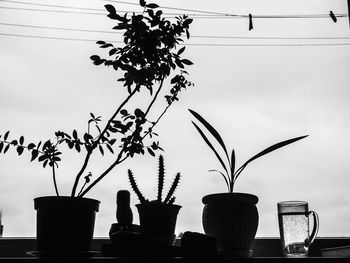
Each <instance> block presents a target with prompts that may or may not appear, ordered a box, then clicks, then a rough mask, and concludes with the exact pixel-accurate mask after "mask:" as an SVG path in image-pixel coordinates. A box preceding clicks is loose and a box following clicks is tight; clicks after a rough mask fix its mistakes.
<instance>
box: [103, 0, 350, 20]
mask: <svg viewBox="0 0 350 263" xmlns="http://www.w3.org/2000/svg"><path fill="white" fill-rule="evenodd" d="M103 1H106V2H113V3H122V4H128V5H139V4H136V3H131V2H126V1H118V0H103ZM159 7H160V8H162V9H170V10H178V11H186V12H194V13H200V14H210V15H216V16H211V17H210V18H218V17H239V18H248V17H249V14H247V15H242V14H230V13H222V12H212V11H204V10H198V9H186V8H177V7H169V6H159ZM334 15H335V16H336V17H347V16H348V15H347V13H340V14H334ZM253 17H254V18H329V14H305V15H253Z"/></svg>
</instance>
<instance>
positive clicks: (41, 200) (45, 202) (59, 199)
mask: <svg viewBox="0 0 350 263" xmlns="http://www.w3.org/2000/svg"><path fill="white" fill-rule="evenodd" d="M53 203H55V204H60V205H62V206H66V205H68V204H79V206H86V207H90V208H92V209H93V210H95V211H96V212H98V210H99V206H100V201H99V200H96V199H92V198H86V197H72V196H55V195H52V196H40V197H36V198H34V209H36V210H37V209H38V207H39V206H40V207H47V206H51V205H52V204H53Z"/></svg>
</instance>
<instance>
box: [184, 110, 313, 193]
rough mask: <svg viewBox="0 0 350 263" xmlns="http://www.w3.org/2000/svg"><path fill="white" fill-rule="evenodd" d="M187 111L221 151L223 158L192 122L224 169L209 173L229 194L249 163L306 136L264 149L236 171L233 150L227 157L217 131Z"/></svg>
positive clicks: (199, 116) (198, 115)
mask: <svg viewBox="0 0 350 263" xmlns="http://www.w3.org/2000/svg"><path fill="white" fill-rule="evenodd" d="M189 111H190V113H191V114H192V115H193V116H194V117H195V118H196V119H197V120H198V121H199V122H200V123H201V124H202V125H203V126H204V127H205V128H206V130H207V132H209V134H210V135H211V136H212V137H213V138H214V139H215V141H216V142H217V143H218V144H219V146H220V148H221V150H222V151H223V153H224V156H222V155H220V154H219V151H218V150H217V149H216V148H215V147H214V146H213V144H212V143H211V142H210V140H209V139H208V137H207V135H205V133H204V132H203V131H202V129H201V128H200V127H199V126H198V125H197V124H196V123H194V122H193V121H192V124H193V125H194V126H195V128H196V129H197V131H198V132H199V134H200V135H201V137H202V138H203V140H204V141H205V142H206V144H207V145H208V146H209V148H210V149H211V150H212V151H213V153H214V154H215V156H216V158H217V159H218V161H219V162H220V164H221V166H222V168H223V169H224V172H222V171H219V170H210V171H211V172H218V173H219V174H220V175H221V176H222V177H223V179H224V180H225V183H226V186H227V188H228V191H229V192H230V193H232V192H233V188H234V185H235V182H236V180H237V178H238V177H239V176H240V174H241V173H242V171H243V170H244V169H245V168H246V167H247V165H248V164H249V163H251V162H252V161H254V160H255V159H258V158H260V157H262V156H263V155H265V154H268V153H270V152H272V151H275V150H277V149H279V148H282V147H284V146H287V145H288V144H291V143H293V142H296V141H299V140H301V139H304V138H305V137H307V136H308V135H305V136H300V137H296V138H292V139H289V140H285V141H282V142H279V143H276V144H274V145H272V146H270V147H268V148H266V149H264V150H263V151H261V152H259V153H258V154H256V155H254V156H253V157H251V158H250V159H249V160H248V161H246V162H245V163H244V164H243V165H242V166H240V167H239V168H238V169H236V154H235V150H234V149H232V152H231V155H230V156H229V154H228V151H227V148H226V145H225V143H224V141H223V139H222V138H221V136H220V134H219V133H218V132H217V130H216V129H215V128H214V127H213V126H212V125H211V124H210V123H209V122H207V121H206V120H205V119H204V118H203V117H202V116H201V115H200V114H198V113H197V112H195V111H194V110H190V109H189Z"/></svg>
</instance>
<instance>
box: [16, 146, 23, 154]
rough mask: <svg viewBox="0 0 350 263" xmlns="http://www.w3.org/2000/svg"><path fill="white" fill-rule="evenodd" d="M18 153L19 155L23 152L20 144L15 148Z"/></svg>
mask: <svg viewBox="0 0 350 263" xmlns="http://www.w3.org/2000/svg"><path fill="white" fill-rule="evenodd" d="M16 150H17V153H18V155H21V154H22V153H23V150H24V148H23V147H22V146H18V147H17V148H16Z"/></svg>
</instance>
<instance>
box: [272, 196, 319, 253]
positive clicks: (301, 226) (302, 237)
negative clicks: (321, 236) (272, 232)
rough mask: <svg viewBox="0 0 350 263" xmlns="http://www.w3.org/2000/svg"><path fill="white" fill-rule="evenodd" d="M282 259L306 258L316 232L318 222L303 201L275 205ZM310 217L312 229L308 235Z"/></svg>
mask: <svg viewBox="0 0 350 263" xmlns="http://www.w3.org/2000/svg"><path fill="white" fill-rule="evenodd" d="M277 209H278V223H279V229H280V236H281V243H282V250H283V256H284V257H307V256H308V251H309V247H310V245H311V243H312V242H313V241H314V240H315V237H316V235H317V232H318V227H319V220H318V215H317V213H316V212H314V211H309V205H308V203H307V202H304V201H285V202H280V203H278V204H277ZM310 215H312V218H313V228H312V231H311V234H310V224H309V218H310Z"/></svg>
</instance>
